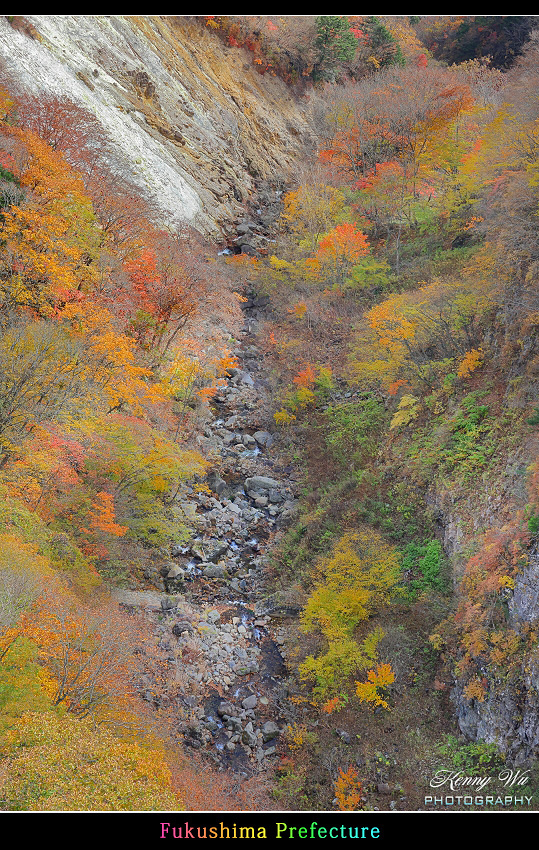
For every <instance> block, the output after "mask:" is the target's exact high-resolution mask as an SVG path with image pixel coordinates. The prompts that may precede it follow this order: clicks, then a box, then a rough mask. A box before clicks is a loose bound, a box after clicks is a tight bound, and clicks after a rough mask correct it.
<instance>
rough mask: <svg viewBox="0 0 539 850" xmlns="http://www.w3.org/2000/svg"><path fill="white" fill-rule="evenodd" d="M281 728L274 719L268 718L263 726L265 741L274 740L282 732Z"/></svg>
mask: <svg viewBox="0 0 539 850" xmlns="http://www.w3.org/2000/svg"><path fill="white" fill-rule="evenodd" d="M280 731H281V730H280V729H279V727H278V726H277V724H276V723H274V722H273V720H267V721H266V723H264V725H263V726H262V738H263V739H264V743H265V742H266V741H272V740H273V739H274V738H277V736H278V735H279V734H280Z"/></svg>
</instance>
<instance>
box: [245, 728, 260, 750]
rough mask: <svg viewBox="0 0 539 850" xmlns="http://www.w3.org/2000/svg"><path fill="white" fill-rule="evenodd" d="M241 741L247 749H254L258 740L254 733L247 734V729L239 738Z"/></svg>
mask: <svg viewBox="0 0 539 850" xmlns="http://www.w3.org/2000/svg"><path fill="white" fill-rule="evenodd" d="M241 740H242V741H243V743H244V744H245V745H246V746H248V747H251V748H253V747H256V745H257V743H258V738H257V736H256V735H255V733H254V732H249V731H248V730H247V729H244V730H243V734H242V736H241Z"/></svg>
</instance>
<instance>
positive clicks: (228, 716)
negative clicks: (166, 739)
mask: <svg viewBox="0 0 539 850" xmlns="http://www.w3.org/2000/svg"><path fill="white" fill-rule="evenodd" d="M255 327H256V309H255V310H254V311H253V310H252V309H251V310H248V311H247V319H246V329H245V331H244V332H243V340H242V344H241V345H240V346H239V348H238V349H237V350H236V352H235V353H236V355H237V356H238V359H239V362H240V364H241V366H240V367H239V368H237V369H234V370H232V373H231V375H230V378H229V380H228V382H227V386H226V387H224V388H223V389H222V390H221V391H220V393H219V395H218V396H216V397H215V399H213V402H212V403H213V410H214V413H213V417H212V418H211V419H209V420H208V422H207V425H206V427H205V430H204V433H203V434H202V435H200V437H199V442H200V447H201V450H202V451H205V452H206V453H207V454H208V455H211V456H212V457H218V458H219V459H220V460H219V461H218V462H217V463H216V464H215V465H214V468H213V469H212V471H211V472H210V474H209V475H208V478H207V483H208V488H209V490H210V491H211V492H197V491H196V490H195V489H194V488H190V487H187V488H185V490H184V491H183V493H182V494H181V496H180V497H179V500H178V509H179V510H181V512H182V513H183V515H184V517H185V519H186V521H187V522H188V524H189V526H190V528H191V529H192V536H191V539H190V540H189V541H187V542H181V543H178V544H175V545H173V546H172V547H171V550H170V552H169V553H167V555H168V557H167V558H165V559H163V558H160V559H158V560H157V561H156V562H155V563H154V564H153V565H151V566H150V567H149V568H148V570H147V571H146V579H147V580H149V581H150V582H151V583H152V584H153V586H154V587H155V590H146V591H140V590H118V591H116V597H117V599H118V602H119V603H120V604H121V605H122V606H126V607H134V608H142V609H143V610H145V611H146V613H147V616H148V617H149V618H150V620H151V622H152V624H153V628H154V630H155V634H156V639H157V641H158V646H159V648H160V650H161V651H162V652H163V653H164V655H165V658H166V661H167V666H168V674H167V681H166V682H165V683H164V684H163V683H161V684H160V685H159V686H157V684H156V680H155V679H153V677H152V676H151V675H149V676H148V677H147V679H146V681H145V682H144V683H143V686H142V689H141V695H142V697H143V698H144V699H146V700H147V701H148V702H150V703H152V704H153V705H154V706H155V708H156V709H159V710H165V711H167V712H169V713H170V712H172V714H173V717H174V726H175V729H176V731H177V734H178V737H179V738H181V739H182V740H183V742H184V744H185V745H187V746H189V747H192V748H194V749H196V750H200V751H204V752H205V753H206V754H207V755H208V756H209V757H210V758H212V759H213V760H214V761H216V762H218V763H219V764H220V765H223V766H226V767H227V768H229V769H232V770H234V771H237V772H239V773H242V774H244V775H252V774H253V773H256V772H259V771H263V770H265V769H267V768H268V766H269V765H270V764H271V762H272V761H273V759H274V758H275V755H276V745H277V743H278V740H279V735H280V733H281V731H282V728H283V726H284V725H285V724H286V723H287V722H289V720H290V719H291V717H292V708H293V707H292V706H291V704H290V702H289V700H288V690H287V686H286V681H285V678H286V661H285V657H284V647H283V645H284V644H285V637H286V631H285V629H286V626H285V623H286V618H287V617H289V616H295V615H296V614H297V613H298V612H297V609H296V608H294V606H283V605H278V604H275V600H274V599H272V598H271V597H268V596H267V594H266V593H265V589H264V588H265V581H264V571H265V565H266V563H267V561H266V559H267V557H268V553H269V550H270V549H271V546H272V545H273V544H274V542H275V539H276V538H278V536H279V534H280V532H281V530H282V529H283V528H285V527H286V526H287V525H288V523H289V522H290V521H291V520H292V519H293V518H294V516H295V514H296V510H297V502H296V498H295V493H294V482H293V479H292V474H293V470H292V469H290V468H288V467H282V466H281V465H280V463H279V457H278V453H277V450H276V446H275V437H274V435H273V434H272V433H270V431H269V430H267V428H265V427H264V413H263V409H264V401H265V392H266V390H265V384H264V376H263V365H262V358H261V355H260V352H259V350H258V349H257V348H256V346H255V345H254V336H253V334H252V331H253V330H254V329H255Z"/></svg>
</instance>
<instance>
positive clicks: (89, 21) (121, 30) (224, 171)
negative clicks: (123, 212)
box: [0, 15, 309, 236]
mask: <svg viewBox="0 0 539 850" xmlns="http://www.w3.org/2000/svg"><path fill="white" fill-rule="evenodd" d="M26 20H28V21H29V22H30V23H31V24H32V25H33V27H35V30H36V31H37V33H38V34H39V38H31V37H30V36H28V35H26V34H25V33H23V32H20V31H17V30H15V29H14V28H12V26H11V25H10V24H9V23H8V21H7V19H6V18H5V17H1V18H0V60H1V61H3V64H4V67H5V69H6V71H7V72H8V74H9V76H10V77H11V78H12V79H14V80H16V81H17V85H18V86H19V87H20V88H21V89H22V90H25V91H29V92H31V93H33V94H43V95H46V94H47V93H53V94H55V95H60V96H67V97H69V98H71V99H72V100H74V101H75V102H77V103H79V104H81V105H83V106H84V107H86V108H87V109H88V110H89V111H90V112H92V113H93V114H94V115H95V116H96V118H97V119H98V120H99V121H100V123H101V124H102V126H103V128H104V129H105V131H106V132H107V134H108V135H109V136H110V138H111V139H112V141H113V142H114V145H115V147H116V148H117V150H118V152H119V155H120V156H121V162H122V169H123V170H124V171H125V174H126V176H129V177H130V179H131V180H132V182H133V183H134V184H135V185H136V186H137V187H138V188H139V189H140V190H141V192H142V193H143V194H144V195H147V196H148V197H150V198H151V199H152V200H153V201H154V203H155V204H157V206H158V208H159V209H160V210H161V212H162V214H163V219H164V221H166V222H168V223H170V224H179V223H180V222H187V223H189V224H192V225H194V226H195V227H196V228H197V229H199V230H201V231H202V232H204V233H206V234H213V235H215V236H217V235H218V234H219V233H220V232H221V227H220V224H221V223H223V222H225V221H228V220H231V219H233V218H234V217H237V215H238V214H239V213H240V211H241V209H242V202H244V201H245V200H247V198H248V197H249V194H250V193H251V192H252V190H253V186H254V179H256V178H257V177H269V176H280V175H282V174H284V173H286V171H287V170H288V169H289V168H290V167H291V165H292V163H293V162H294V161H295V160H296V158H297V157H298V155H300V154H301V150H302V143H301V141H300V139H301V137H302V136H303V137H305V136H306V135H308V134H309V127H308V119H307V118H306V110H305V106H304V105H303V106H301V105H300V104H298V103H296V102H295V101H294V99H293V98H292V97H291V96H290V93H289V92H288V91H287V89H286V86H285V85H284V83H282V81H280V80H278V79H276V78H262V77H260V75H258V74H257V73H256V71H255V70H254V69H253V67H252V66H251V64H250V62H249V59H248V57H247V56H246V54H245V53H244V52H243V51H242V50H238V49H237V48H228V47H225V46H224V45H223V44H222V43H221V42H220V40H219V39H218V38H217V37H216V36H215V35H214V34H213V33H209V32H206V31H204V29H203V27H202V26H201V25H200V24H198V23H197V22H195V21H191V20H190V19H188V18H174V17H169V16H142V17H121V16H104V15H81V16H76V15H66V16H63V15H38V16H28V17H27V18H26Z"/></svg>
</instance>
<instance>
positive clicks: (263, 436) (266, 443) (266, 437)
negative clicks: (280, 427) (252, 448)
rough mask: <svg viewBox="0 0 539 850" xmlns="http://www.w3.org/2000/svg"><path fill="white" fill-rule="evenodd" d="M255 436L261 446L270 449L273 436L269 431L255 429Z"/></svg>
mask: <svg viewBox="0 0 539 850" xmlns="http://www.w3.org/2000/svg"><path fill="white" fill-rule="evenodd" d="M253 437H254V438H255V440H256V442H257V443H258V445H259V446H263V447H265V448H267V449H269V447H270V446H271V445H272V443H273V436H272V435H271V434H270V432H269V431H255V433H254V434H253Z"/></svg>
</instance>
